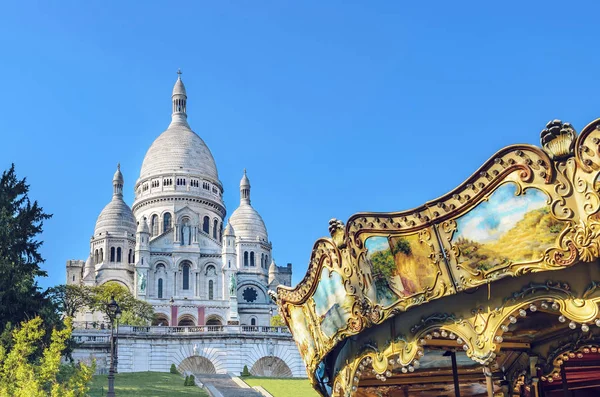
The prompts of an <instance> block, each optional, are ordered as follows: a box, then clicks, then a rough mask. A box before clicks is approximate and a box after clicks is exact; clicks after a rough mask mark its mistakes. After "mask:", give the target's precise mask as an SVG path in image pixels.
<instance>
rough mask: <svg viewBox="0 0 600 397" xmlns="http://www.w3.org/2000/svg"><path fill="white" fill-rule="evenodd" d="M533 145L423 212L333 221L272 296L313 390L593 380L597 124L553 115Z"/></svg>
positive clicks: (487, 390) (552, 385)
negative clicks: (303, 270) (302, 269)
mask: <svg viewBox="0 0 600 397" xmlns="http://www.w3.org/2000/svg"><path fill="white" fill-rule="evenodd" d="M541 142H542V148H538V147H535V146H531V145H514V146H509V147H506V148H504V149H502V150H500V151H499V152H497V153H496V154H495V155H494V156H492V157H491V158H490V160H488V161H487V162H486V163H485V164H484V165H483V166H482V167H481V168H479V170H477V171H476V172H475V173H474V174H473V175H472V176H471V177H469V178H468V179H467V180H466V181H465V182H464V183H463V184H461V185H460V186H459V187H457V188H456V189H455V190H453V191H451V192H449V193H448V194H446V195H444V196H442V197H440V198H438V199H436V200H433V201H430V202H427V203H425V204H424V205H422V206H420V207H418V208H415V209H412V210H408V211H402V212H394V213H359V214H356V215H354V216H352V217H351V218H350V219H349V220H348V222H347V223H346V224H343V223H342V222H340V221H338V220H332V221H330V224H329V231H330V234H331V238H322V239H319V240H317V242H316V243H315V245H314V248H313V252H312V256H311V261H310V263H309V268H308V271H307V274H306V276H305V277H304V279H303V280H302V281H301V282H300V284H298V286H296V287H295V288H289V287H284V286H280V287H278V289H277V301H278V305H279V306H280V312H281V313H283V316H284V318H285V320H286V322H287V323H288V325H289V327H290V330H291V331H292V334H293V336H294V338H295V339H296V341H297V343H298V346H299V349H300V353H301V355H302V356H303V359H304V361H305V363H306V366H307V372H308V376H309V378H310V379H311V381H312V382H313V384H314V385H315V388H316V390H317V391H319V392H320V393H321V394H322V395H335V396H342V395H343V396H351V395H356V396H371V395H373V396H375V395H390V396H392V395H406V396H408V395H410V396H413V395H418V396H440V395H448V393H450V394H452V393H455V394H458V393H460V395H462V396H478V395H482V396H487V395H489V396H492V395H494V394H495V393H500V392H507V393H508V389H510V390H512V392H515V393H516V392H517V390H518V393H521V395H535V390H534V389H538V391H539V390H541V389H544V390H548V393H552V391H553V390H555V389H557V387H558V386H556V385H561V386H560V387H563V386H562V385H567V386H566V387H568V388H573V389H575V388H586V387H587V388H590V389H591V390H592V389H593V388H594V387H600V370H598V371H597V370H596V369H594V365H595V364H598V368H600V360H599V359H598V357H596V356H595V355H594V354H597V352H598V349H599V348H600V311H599V309H598V302H600V288H598V287H599V286H600V271H599V270H600V267H599V266H598V264H600V263H599V262H600V261H598V258H600V194H599V191H600V182H598V178H599V176H600V119H599V120H595V121H593V122H592V123H590V124H589V125H587V126H586V127H585V128H583V130H582V131H581V134H579V136H577V133H576V131H575V129H574V128H573V126H572V125H570V124H568V123H563V122H561V121H560V120H553V121H551V122H549V123H548V124H547V126H546V128H544V129H543V130H542V133H541ZM585 351H587V353H585ZM586 355H587V356H586ZM571 356H572V357H571ZM569 360H570V361H569ZM594 363H595V364H594ZM569 385H570V386H569ZM396 393H398V394H396ZM400 393H404V394H400ZM531 393H534V394H531Z"/></svg>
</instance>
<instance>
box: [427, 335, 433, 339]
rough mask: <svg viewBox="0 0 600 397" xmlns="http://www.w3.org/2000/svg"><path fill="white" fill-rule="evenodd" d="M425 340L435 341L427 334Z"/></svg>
mask: <svg viewBox="0 0 600 397" xmlns="http://www.w3.org/2000/svg"><path fill="white" fill-rule="evenodd" d="M425 339H426V340H431V339H433V336H431V334H427V335H425Z"/></svg>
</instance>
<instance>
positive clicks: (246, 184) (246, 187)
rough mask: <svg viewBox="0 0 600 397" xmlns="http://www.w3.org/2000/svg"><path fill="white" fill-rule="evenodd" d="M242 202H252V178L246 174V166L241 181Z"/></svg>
mask: <svg viewBox="0 0 600 397" xmlns="http://www.w3.org/2000/svg"><path fill="white" fill-rule="evenodd" d="M240 204H250V180H249V179H248V175H246V169H245V168H244V176H243V177H242V180H241V181H240Z"/></svg>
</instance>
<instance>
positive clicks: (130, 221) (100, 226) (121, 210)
mask: <svg viewBox="0 0 600 397" xmlns="http://www.w3.org/2000/svg"><path fill="white" fill-rule="evenodd" d="M106 232H108V233H111V234H125V233H127V234H132V233H134V232H135V218H134V217H133V212H131V208H129V206H128V205H127V204H126V203H125V202H124V201H123V199H122V198H120V197H119V196H113V199H112V200H111V202H110V203H108V204H107V205H106V207H104V209H103V210H102V212H101V213H100V216H98V220H97V221H96V228H95V229H94V236H97V235H98V234H100V233H103V234H104V233H106Z"/></svg>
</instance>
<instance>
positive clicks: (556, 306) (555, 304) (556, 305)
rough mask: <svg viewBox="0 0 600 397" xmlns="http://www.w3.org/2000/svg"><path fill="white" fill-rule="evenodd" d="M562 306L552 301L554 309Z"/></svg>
mask: <svg viewBox="0 0 600 397" xmlns="http://www.w3.org/2000/svg"><path fill="white" fill-rule="evenodd" d="M559 307H560V306H558V303H556V302H552V310H558V309H559Z"/></svg>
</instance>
